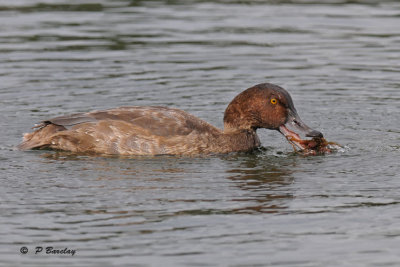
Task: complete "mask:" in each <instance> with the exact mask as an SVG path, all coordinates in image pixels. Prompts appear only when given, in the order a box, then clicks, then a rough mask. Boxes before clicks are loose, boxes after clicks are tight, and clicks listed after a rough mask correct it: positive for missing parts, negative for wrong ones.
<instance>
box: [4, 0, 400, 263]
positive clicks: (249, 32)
mask: <svg viewBox="0 0 400 267" xmlns="http://www.w3.org/2000/svg"><path fill="white" fill-rule="evenodd" d="M398 25H400V3H399V2H398V1H367V0H366V1H361V0H360V1H345V0H337V1H336V0H332V1H311V0H310V1H307V0H304V1H300V0H298V1H296V0H295V1H233V0H232V1H230V0H226V1H222V0H221V1H122V0H121V1H105V0H104V1H101V0H89V1H78V0H77V1H57V0H52V1H49V0H46V1H39V0H29V1H28V0H13V1H11V0H2V1H1V2H0V79H1V84H0V111H1V112H0V128H1V134H0V169H1V173H0V182H1V187H0V200H1V204H0V211H1V217H0V226H1V227H0V236H1V239H0V259H1V260H0V264H1V265H2V266H56V265H58V266H67V265H68V266H132V265H134V266H244V265H247V266H248V265H251V266H399V264H400V254H399V253H398V252H399V251H398V248H399V246H400V220H399V219H400V197H399V187H400V175H399V173H400V167H399V150H400V145H399V144H400V128H399V125H400V119H399V118H400V116H399V115H400V101H399V100H400V64H399V62H400V28H399V26H398ZM261 82H272V83H276V84H278V85H281V86H283V87H284V88H286V89H288V90H289V91H290V92H291V94H292V97H293V99H294V102H295V106H296V108H297V110H298V112H299V114H300V116H301V117H302V119H303V120H304V121H305V122H306V123H307V124H309V125H310V126H312V127H314V128H316V129H318V130H320V131H322V132H323V133H324V134H325V137H326V138H327V139H328V140H329V141H336V142H338V143H340V144H342V145H344V146H346V147H347V149H346V151H344V152H341V153H335V154H331V155H325V156H315V157H305V156H301V155H296V154H293V153H292V148H291V146H290V145H289V144H288V143H287V142H286V141H285V139H284V138H283V136H281V135H280V134H279V133H277V132H273V131H268V130H260V131H259V135H260V139H261V142H262V144H263V146H264V147H265V149H263V150H261V151H259V152H256V153H250V154H240V153H239V154H230V155H226V156H212V157H167V156H165V157H154V158H151V157H145V158H143V157H142V158H119V157H95V156H92V157H87V156H79V155H73V154H70V153H61V152H59V153H56V152H49V151H29V152H21V151H18V150H16V149H15V146H16V145H17V144H18V143H19V142H20V138H21V134H22V133H23V132H27V131H29V130H30V127H31V126H32V125H33V123H34V122H37V121H40V120H43V119H46V118H49V117H54V116H58V115H64V114H68V113H74V112H84V111H90V110H94V109H105V108H111V107H116V106H124V105H164V106H170V107H177V108H181V109H184V110H186V111H188V112H190V113H192V114H194V115H196V116H199V117H201V118H203V119H204V120H206V121H209V122H210V123H212V124H214V125H216V126H218V127H221V126H222V116H223V111H224V109H225V107H226V106H227V104H228V103H229V101H230V100H231V99H232V98H233V97H234V96H235V95H236V94H238V93H239V92H241V91H242V90H243V89H246V88H248V87H250V86H252V85H254V84H257V83H261ZM23 246H26V247H27V248H28V250H29V251H28V253H27V254H25V255H24V254H21V253H20V248H21V247H23ZM38 246H41V247H43V248H46V247H54V248H55V249H64V248H68V249H73V250H76V254H75V255H74V256H71V255H50V254H46V253H45V252H44V251H43V252H41V253H39V254H37V255H35V248H36V247H38Z"/></svg>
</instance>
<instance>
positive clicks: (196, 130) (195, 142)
mask: <svg viewBox="0 0 400 267" xmlns="http://www.w3.org/2000/svg"><path fill="white" fill-rule="evenodd" d="M223 123H224V125H223V129H219V128H217V127H215V126H213V125H211V124H209V123H207V122H206V121H204V120H202V119H200V118H197V117H195V116H194V115H191V114H189V113H187V112H185V111H183V110H180V109H176V108H170V107H163V106H125V107H118V108H112V109H107V110H96V111H91V112H87V113H76V114H71V115H65V116H60V117H55V118H51V119H48V120H44V121H41V122H40V123H39V124H37V125H36V126H34V127H33V128H32V129H34V131H33V132H30V133H25V134H24V135H23V141H22V143H21V144H19V146H18V148H19V149H20V150H30V149H48V150H61V151H70V152H76V153H95V154H108V155H143V156H154V155H200V154H226V153H231V152H249V151H252V150H255V149H258V148H260V147H261V142H260V139H259V137H258V135H257V130H258V129H260V128H264V129H270V130H277V131H278V132H280V133H281V134H283V135H284V136H285V137H286V139H287V140H288V141H289V143H291V144H292V145H293V147H294V148H295V149H296V148H298V149H300V150H302V149H305V145H304V144H302V142H300V141H299V140H300V135H305V136H306V137H312V138H314V137H317V138H322V137H323V135H322V133H321V132H319V131H317V130H313V129H312V128H310V127H308V126H307V125H306V124H305V123H304V122H303V121H302V120H301V119H300V117H299V115H298V113H297V111H296V109H295V107H294V104H293V100H292V98H291V96H290V94H289V93H288V91H286V90H285V89H283V88H282V87H280V86H278V85H275V84H271V83H261V84H257V85H254V86H252V87H250V88H248V89H246V90H244V91H243V92H241V93H240V94H238V95H237V96H236V97H235V98H234V99H233V100H232V101H231V102H230V103H229V105H228V106H227V108H226V110H225V112H224V116H223Z"/></svg>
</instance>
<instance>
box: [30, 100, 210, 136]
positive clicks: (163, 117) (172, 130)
mask: <svg viewBox="0 0 400 267" xmlns="http://www.w3.org/2000/svg"><path fill="white" fill-rule="evenodd" d="M100 121H120V122H125V123H128V124H132V125H134V126H136V127H140V128H142V129H146V130H148V131H150V132H151V133H152V134H154V135H158V136H174V135H187V134H189V133H190V132H192V131H193V130H195V131H198V132H204V131H209V130H210V129H211V130H214V129H216V128H215V127H214V126H212V125H210V124H209V123H207V122H205V121H203V120H201V119H199V118H197V117H195V116H193V115H191V114H189V113H187V112H185V111H183V110H179V109H174V108H167V107H160V106H146V107H141V106H132V107H119V108H115V109H108V110H99V111H92V112H88V113H76V114H71V115H66V116H60V117H55V118H51V119H48V120H45V121H42V122H41V123H40V124H39V125H37V126H36V127H43V126H46V125H48V124H54V125H57V126H62V127H64V128H65V129H66V130H69V129H77V128H80V127H81V126H83V124H86V123H98V122H100ZM36 127H35V128H36Z"/></svg>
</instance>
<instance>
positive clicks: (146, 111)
mask: <svg viewBox="0 0 400 267" xmlns="http://www.w3.org/2000/svg"><path fill="white" fill-rule="evenodd" d="M37 127H39V129H38V130H36V131H35V132H33V133H28V134H25V135H24V141H23V143H22V144H21V145H20V146H19V148H20V149H31V148H45V147H51V148H54V149H62V150H71V151H75V150H76V151H89V150H91V151H94V150H95V151H96V152H101V151H106V152H107V153H121V152H120V151H121V149H119V150H118V149H116V148H114V147H115V146H118V147H120V146H122V145H123V146H125V147H131V148H132V147H133V146H135V144H139V143H140V144H142V146H151V147H152V148H153V151H155V153H161V152H163V150H157V149H158V148H157V147H158V146H160V142H161V141H163V142H164V143H165V142H178V141H177V140H178V139H179V140H181V138H185V137H186V136H188V135H190V134H191V133H192V132H196V136H197V135H199V134H200V135H201V134H204V133H206V134H207V135H208V134H211V135H214V134H218V133H219V132H220V130H219V129H217V128H215V127H214V126H212V125H210V124H208V123H207V122H205V121H203V120H201V119H199V118H197V117H195V116H193V115H191V114H189V113H186V112H184V111H182V110H178V109H172V108H166V107H155V106H152V107H120V108H115V109H109V110H101V111H93V112H89V113H77V114H72V115H67V116H61V117H56V118H52V119H48V120H45V121H43V122H42V123H41V124H40V125H38V126H37ZM133 140H134V141H133ZM171 140H172V141H171ZM128 143H129V144H128ZM157 151H158V152H157ZM159 151H161V152H159Z"/></svg>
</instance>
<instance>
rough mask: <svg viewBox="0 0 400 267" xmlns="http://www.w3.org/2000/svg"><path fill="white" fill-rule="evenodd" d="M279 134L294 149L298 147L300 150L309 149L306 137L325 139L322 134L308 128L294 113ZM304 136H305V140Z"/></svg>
mask: <svg viewBox="0 0 400 267" xmlns="http://www.w3.org/2000/svg"><path fill="white" fill-rule="evenodd" d="M279 132H280V133H281V134H283V135H284V136H285V137H286V139H287V140H288V141H289V143H291V144H292V145H293V147H297V148H298V149H300V150H304V149H306V148H307V147H308V140H305V138H306V137H311V138H322V137H323V135H322V133H321V132H319V131H316V130H313V129H311V128H310V127H308V126H307V125H306V124H305V123H304V122H303V121H302V120H301V119H300V117H299V116H298V115H297V114H296V113H294V112H293V113H292V114H290V115H289V119H288V121H287V122H286V123H285V124H283V125H281V126H280V127H279ZM302 136H304V139H303V137H302Z"/></svg>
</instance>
